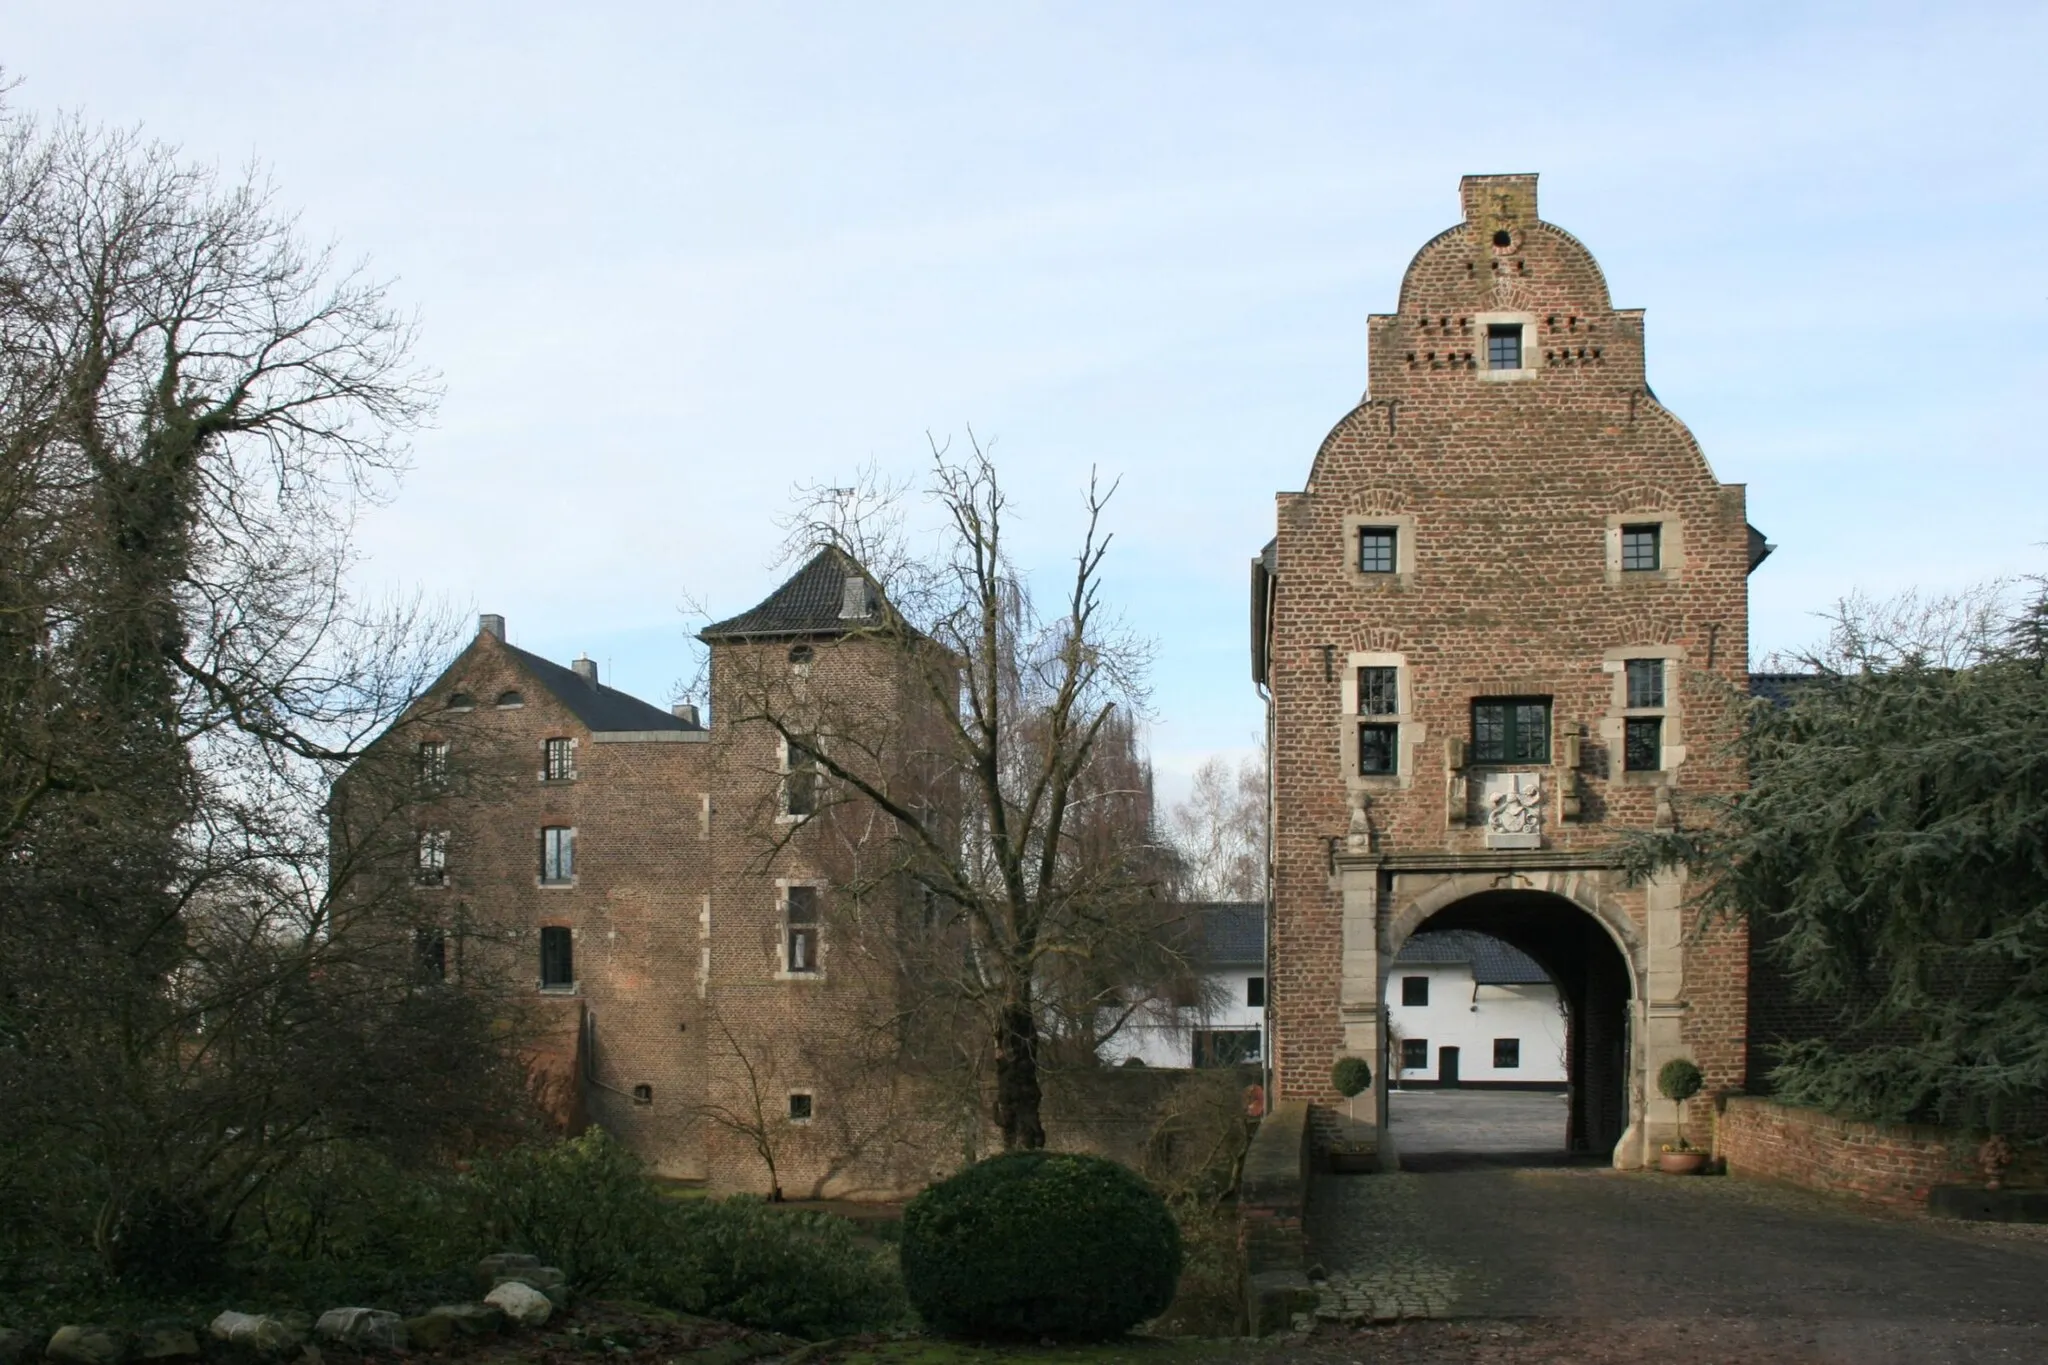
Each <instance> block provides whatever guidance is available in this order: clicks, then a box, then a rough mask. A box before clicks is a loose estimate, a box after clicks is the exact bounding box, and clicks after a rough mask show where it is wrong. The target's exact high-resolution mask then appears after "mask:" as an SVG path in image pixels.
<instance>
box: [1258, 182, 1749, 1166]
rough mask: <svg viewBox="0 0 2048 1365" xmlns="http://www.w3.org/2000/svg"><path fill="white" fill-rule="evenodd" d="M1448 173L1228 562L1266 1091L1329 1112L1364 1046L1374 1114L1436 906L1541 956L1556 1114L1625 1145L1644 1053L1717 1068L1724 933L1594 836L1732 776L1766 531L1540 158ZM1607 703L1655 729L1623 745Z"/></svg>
mask: <svg viewBox="0 0 2048 1365" xmlns="http://www.w3.org/2000/svg"><path fill="white" fill-rule="evenodd" d="M1462 202H1463V208H1464V216H1463V221H1461V222H1459V223H1458V224H1457V225H1456V226H1454V227H1452V228H1450V229H1448V230H1446V231H1445V232H1443V233H1441V234H1439V235H1438V236H1437V237H1436V238H1434V239H1433V240H1432V241H1430V242H1429V243H1428V244H1426V245H1425V246H1424V247H1423V248H1422V250H1421V251H1420V252H1418V253H1417V255H1416V256H1415V258H1414V260H1413V261H1412V262H1411V263H1410V265H1409V267H1408V271H1407V274H1406V276H1405V278H1404V279H1403V281H1402V285H1401V293H1400V300H1399V308H1398V311H1397V312H1394V313H1390V314H1382V315H1376V316H1374V317H1372V318H1371V319H1370V321H1369V324H1368V335H1369V362H1368V376H1369V388H1368V391H1367V394H1366V396H1365V398H1364V399H1363V400H1362V401H1361V402H1360V403H1359V404H1358V406H1357V407H1355V408H1354V409H1353V410H1352V411H1351V412H1350V413H1348V414H1347V415H1346V416H1345V417H1344V418H1343V420H1341V421H1340V422H1338V424H1337V425H1336V427H1335V428H1334V429H1333V430H1332V431H1331V432H1330V434H1329V436H1328V437H1327V438H1325V440H1324V442H1323V444H1322V447H1321V449H1320V450H1318V451H1317V452H1316V455H1315V459H1314V462H1313V465H1312V467H1311V469H1310V471H1309V478H1308V481H1307V482H1306V484H1305V485H1304V486H1303V488H1302V489H1301V491H1299V492H1293V493H1282V494H1280V495H1279V498H1278V507H1277V517H1276V522H1277V525H1276V535H1275V538H1274V540H1273V543H1272V544H1271V545H1270V546H1268V547H1267V549H1266V551H1265V553H1264V554H1263V555H1262V556H1261V557H1260V559H1259V560H1258V561H1256V562H1255V563H1254V566H1253V632H1254V676H1255V678H1256V680H1257V681H1258V682H1260V683H1262V684H1264V685H1265V686H1266V687H1267V688H1268V689H1269V695H1270V707H1269V727H1270V741H1271V748H1272V756H1273V818H1274V831H1273V832H1274V841H1273V858H1274V867H1273V925H1272V933H1271V942H1272V945H1273V949H1272V951H1273V963H1272V969H1271V970H1272V989H1271V994H1270V997H1269V1009H1270V1011H1271V1019H1272V1028H1271V1032H1270V1035H1269V1036H1271V1037H1272V1038H1273V1040H1274V1048H1273V1057H1272V1066H1273V1070H1274V1083H1275V1086H1276V1098H1295V1099H1304V1100H1309V1101H1312V1102H1314V1103H1315V1104H1316V1105H1317V1106H1318V1109H1317V1112H1316V1117H1317V1121H1318V1126H1319V1128H1320V1129H1321V1131H1323V1132H1324V1133H1325V1134H1328V1133H1330V1132H1332V1131H1333V1130H1334V1129H1335V1128H1336V1127H1338V1126H1339V1119H1338V1115H1337V1111H1336V1110H1335V1108H1334V1107H1333V1102H1334V1101H1335V1100H1336V1098H1337V1097H1336V1095H1335V1094H1334V1092H1333V1091H1332V1089H1331V1087H1330V1079H1329V1077H1330V1068H1331V1065H1332V1063H1333V1062H1334V1061H1335V1060H1336V1059H1337V1058H1338V1057H1340V1056H1343V1055H1346V1054H1355V1055H1360V1056H1364V1057H1367V1058H1369V1059H1371V1060H1372V1062H1373V1070H1374V1078H1375V1079H1374V1092H1373V1096H1372V1102H1371V1104H1369V1105H1368V1104H1367V1103H1366V1102H1365V1100H1364V1099H1361V1101H1360V1102H1359V1104H1358V1105H1357V1106H1355V1108H1356V1109H1357V1110H1358V1111H1359V1112H1361V1113H1369V1114H1371V1115H1374V1116H1377V1118H1378V1120H1379V1121H1380V1122H1381V1123H1383V1121H1384V1113H1385V1108H1384V1105H1385V1098H1384V1097H1385V1089H1384V1086H1385V1075H1386V1071H1387V1067H1388V1064H1389V1061H1388V1058H1387V1056H1386V1037H1385V1028H1384V1011H1383V1009H1382V1001H1383V1000H1384V994H1383V991H1384V988H1385V984H1386V980H1387V972H1388V968H1389V965H1390V964H1391V961H1392V958H1393V955H1394V953H1396V952H1398V951H1399V949H1400V946H1401V944H1402V943H1403V942H1405V940H1406V939H1407V937H1408V936H1409V935H1410V934H1412V933H1413V932H1414V931H1415V930H1417V929H1418V928H1420V927H1422V925H1423V924H1424V923H1425V922H1430V923H1432V924H1433V925H1435V926H1438V927H1450V926H1452V925H1464V926H1466V927H1472V928H1478V929H1482V930H1484V931H1486V932H1491V933H1495V934H1497V935H1498V936H1500V937H1502V938H1505V939H1508V940H1509V941H1511V942H1514V943H1515V944H1516V945H1517V946H1519V947H1522V948H1523V949H1524V950H1525V951H1528V952H1529V953H1531V955H1532V956H1534V957H1536V958H1537V959H1538V961H1540V962H1542V963H1543V964H1544V966H1545V967H1546V968H1547V969H1548V970H1550V972H1551V974H1552V975H1553V977H1555V978H1556V979H1557V980H1558V982H1559V984H1560V987H1561V988H1562V990H1563V993H1564V994H1565V996H1566V999H1567V1001H1568V1002H1569V1005H1570V1013H1571V1019H1570V1025H1569V1035H1570V1036H1569V1043H1568V1047H1569V1050H1570V1058H1569V1061H1570V1069H1571V1073H1572V1079H1573V1088H1574V1101H1573V1120H1572V1133H1573V1140H1574V1143H1575V1144H1576V1145H1578V1146H1580V1147H1582V1148H1584V1149H1587V1150H1599V1151H1603V1152H1605V1151H1608V1150H1610V1149H1611V1150H1612V1152H1613V1155H1614V1159H1615V1160H1616V1162H1617V1163H1621V1164H1635V1163H1638V1162H1640V1161H1641V1160H1642V1159H1643V1154H1644V1152H1645V1150H1646V1144H1648V1143H1650V1142H1651V1141H1653V1140H1655V1139H1657V1138H1661V1137H1662V1136H1663V1130H1664V1129H1665V1128H1667V1127H1668V1126H1669V1124H1668V1120H1665V1119H1662V1118H1661V1117H1660V1116H1658V1115H1656V1114H1653V1113H1648V1112H1646V1109H1645V1105H1644V1098H1645V1095H1644V1090H1645V1083H1646V1077H1648V1076H1650V1075H1653V1074H1654V1073H1655V1071H1656V1069H1657V1067H1658V1066H1659V1065H1661V1063H1662V1062H1663V1061H1664V1060H1666V1059H1668V1058H1670V1057H1673V1056H1679V1055H1687V1056H1691V1057H1693V1058H1694V1059H1696V1060H1697V1061H1698V1062H1699V1064H1700V1065H1701V1067H1702V1068H1703V1069H1704V1071H1705V1072H1706V1074H1707V1085H1708V1088H1709V1089H1710V1090H1711V1089H1714V1088H1718V1087H1736V1086H1739V1085H1740V1084H1741V1083H1742V1081H1743V1078H1744V1060H1745V1059H1744V1026H1745V1025H1744V1021H1745V1010H1746V950H1745V944H1744V940H1743V937H1742V935H1741V933H1740V931H1738V930H1733V929H1728V928H1714V929H1707V930H1703V929H1702V928H1701V927H1700V926H1699V925H1697V924H1695V923H1694V922H1693V920H1692V917H1691V912H1690V911H1689V910H1687V909H1686V908H1685V906H1684V899H1685V898H1684V895H1683V887H1682V885H1681V884H1679V882H1678V881H1677V880H1676V879H1674V878H1665V879H1662V880H1657V881H1652V882H1650V883H1648V884H1647V885H1639V886H1629V885H1627V884H1625V883H1624V882H1623V880H1622V879H1621V878H1620V877H1619V875H1618V874H1617V873H1616V872H1615V870H1614V856H1613V845H1614V842H1615V839H1616V836H1617V834H1618V833H1619V832H1621V831H1623V830H1626V829H1630V828H1637V829H1647V828H1650V827H1652V826H1654V825H1657V824H1660V823H1663V822H1667V821H1668V820H1669V819H1670V818H1671V813H1672V809H1673V802H1674V801H1675V800H1678V799H1681V797H1682V795H1696V794H1707V793H1716V792H1727V791H1731V790H1734V789H1736V788H1737V787H1738V785H1739V784H1740V782H1741V780H1742V778H1741V774H1740V771H1739V769H1738V768H1737V767H1736V766H1734V765H1733V763H1732V762H1731V760H1730V757H1729V756H1728V755H1727V754H1726V753H1725V752H1724V750H1723V746H1722V743H1721V741H1722V739H1723V738H1724V737H1725V735H1726V726H1727V725H1728V724H1729V723H1730V718H1731V712H1730V710H1729V708H1728V705H1727V698H1728V697H1732V696H1735V695H1739V694H1740V693H1741V692H1742V690H1743V688H1744V684H1745V681H1746V671H1745V670H1746V667H1747V651H1748V611H1747V585H1746V579H1747V575H1748V573H1749V571H1750V570H1751V569H1752V568H1753V567H1754V564H1755V562H1756V559H1758V558H1760V553H1759V549H1758V547H1759V546H1760V543H1761V538H1760V537H1759V536H1757V534H1756V533H1755V532H1754V531H1753V530H1751V529H1750V528H1749V527H1748V525H1747V523H1746V520H1745V517H1744V509H1743V490H1742V488H1741V487H1740V486H1739V485H1728V484H1722V483H1719V482H1718V481H1717V480H1716V479H1715V478H1714V475H1713V472H1712V470H1711V469H1710V468H1709V467H1708V465H1707V462H1706V460H1705V458H1704V457H1703V455H1702V454H1701V452H1700V449H1699V447H1698V445H1697V443H1696V442H1695V441H1694V439H1693V437H1692V434H1691V433H1690V432H1689V431H1687V429H1686V428H1685V426H1684V425H1683V424H1682V423H1681V422H1680V421H1679V420H1678V418H1677V417H1676V416H1674V415H1673V414H1672V413H1670V412H1669V411H1667V410H1666V409H1665V408H1664V407H1663V406H1662V405H1661V404H1660V403H1659V402H1658V401H1657V399H1656V397H1655V395H1654V394H1653V393H1652V392H1651V390H1650V388H1649V386H1648V384H1647V382H1646V380H1645V372H1644V327H1643V315H1642V312H1641V311H1640V310H1636V309H1617V308H1615V307H1613V306H1612V304H1611V302H1610V301H1609V298H1608V293H1607V285H1606V281H1605V279H1604V278H1603V277H1602V275H1601V272H1600V268H1599V266H1598V265H1597V264H1596V263H1595V262H1594V260H1593V258H1592V256H1591V254H1590V253H1589V252H1587V250H1586V249H1585V248H1584V247H1583V246H1581V245H1580V244H1579V242H1578V241H1576V240H1575V239H1574V238H1572V237H1571V236H1570V235H1569V234H1567V233H1565V232H1564V231H1562V230H1560V229H1558V228H1556V227H1553V226H1552V225H1550V224H1548V223H1545V222H1543V221H1542V220H1541V219H1540V218H1539V217H1538V216H1537V207H1536V178H1535V177H1534V176H1529V175H1503V176H1472V177H1467V178H1466V179H1465V181H1464V182H1463V184H1462ZM1367 542H1369V543H1367ZM1367 670H1376V671H1374V672H1368V671H1367ZM1386 670H1391V672H1387V671H1386ZM1644 670H1647V671H1644ZM1389 678H1391V679H1392V680H1393V682H1392V683H1391V684H1387V683H1386V682H1384V680H1386V679H1389ZM1632 679H1634V680H1635V681H1636V682H1637V683H1639V684H1641V685H1642V687H1643V689H1644V690H1643V691H1642V692H1641V694H1640V695H1639V694H1638V693H1637V692H1633V691H1631V680H1632ZM1651 683H1654V684H1655V685H1656V686H1657V687H1658V689H1659V690H1660V691H1661V695H1660V696H1656V697H1655V698H1654V701H1655V704H1654V705H1651V704H1649V703H1650V701H1651V700H1652V698H1651V697H1650V695H1649V692H1648V690H1647V689H1648V687H1649V686H1650V684H1651ZM1368 694H1370V695H1368ZM1500 699H1517V701H1518V702H1519V703H1520V705H1519V708H1518V709H1513V710H1512V717H1511V720H1509V721H1503V720H1502V719H1501V717H1502V716H1504V715H1508V714H1509V712H1507V711H1504V710H1503V709H1502V707H1503V706H1507V705H1509V703H1506V702H1505V701H1502V700H1500ZM1509 723H1512V724H1514V725H1515V726H1516V727H1517V732H1516V733H1517V736H1518V737H1512V738H1504V737H1503V736H1504V733H1505V732H1504V731H1502V730H1501V729H1500V727H1501V726H1502V725H1504V724H1509ZM1632 724H1633V725H1634V726H1635V727H1636V732H1637V733H1638V734H1639V735H1640V734H1641V733H1642V729H1641V727H1642V726H1643V725H1644V724H1650V725H1652V726H1653V728H1654V731H1655V734H1656V742H1655V747H1654V750H1653V751H1652V752H1650V754H1649V756H1648V757H1647V758H1645V759H1643V760H1642V761H1639V762H1637V763H1634V764H1630V763H1629V762H1627V761H1625V755H1626V737H1627V735H1628V734H1629V733H1630V731H1631V726H1632ZM1489 727H1490V728H1489ZM1538 729H1540V730H1541V731H1542V733H1541V734H1540V735H1538V734H1533V733H1531V732H1532V731H1535V730H1538ZM1517 746H1518V747H1517ZM1664 1109H1665V1112H1667V1113H1668V1106H1664ZM1698 1117H1699V1118H1700V1119H1701V1120H1704V1119H1705V1117H1706V1112H1705V1108H1704V1105H1702V1106H1701V1110H1700V1113H1699V1115H1698ZM1366 1126H1368V1127H1370V1126H1372V1124H1371V1122H1370V1121H1368V1123H1367V1125H1366ZM1653 1130H1654V1131H1653ZM1381 1131H1384V1130H1383V1129H1381ZM1649 1150H1654V1148H1649Z"/></svg>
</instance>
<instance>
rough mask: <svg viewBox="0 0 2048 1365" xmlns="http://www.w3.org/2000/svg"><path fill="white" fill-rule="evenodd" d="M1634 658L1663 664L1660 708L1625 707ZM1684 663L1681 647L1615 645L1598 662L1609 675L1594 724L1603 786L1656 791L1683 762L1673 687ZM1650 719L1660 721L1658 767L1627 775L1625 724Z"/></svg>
mask: <svg viewBox="0 0 2048 1365" xmlns="http://www.w3.org/2000/svg"><path fill="white" fill-rule="evenodd" d="M1634 659H1662V660H1663V661H1664V704H1663V705H1662V706H1634V707H1632V706H1630V705H1629V704H1628V665H1629V662H1630V660H1634ZM1684 662H1685V647H1684V646H1682V645H1617V646H1615V647H1614V648H1613V649H1610V650H1608V651H1607V652H1606V653H1605V654H1604V655H1603V656H1602V657H1601V661H1600V667H1601V669H1602V670H1603V671H1605V672H1607V673H1609V674H1611V675H1612V681H1611V682H1610V683H1609V685H1608V695H1607V711H1606V713H1605V714H1604V715H1602V716H1601V718H1600V721H1599V730H1600V739H1601V742H1602V743H1604V744H1605V745H1606V746H1607V780H1608V781H1609V782H1614V783H1618V784H1620V785H1622V786H1633V787H1662V786H1668V785H1670V784H1671V783H1672V782H1673V781H1674V780H1675V779H1676V777H1677V775H1678V770H1679V768H1681V767H1682V766H1684V764H1685V758H1686V744H1685V729H1684V716H1683V707H1682V706H1681V705H1680V699H1679V688H1678V683H1679V668H1680V667H1681V666H1682V665H1683V664H1684ZM1653 716H1654V717H1656V718H1657V719H1659V720H1662V721H1663V722H1664V727H1663V735H1662V737H1661V741H1660V743H1659V744H1658V759H1659V761H1660V762H1661V763H1662V765H1663V766H1661V767H1658V768H1643V769H1637V770H1633V771H1632V770H1630V769H1629V768H1628V767H1627V762H1628V758H1627V753H1626V751H1625V745H1626V744H1627V740H1628V722H1629V721H1630V720H1632V719H1636V720H1640V719H1645V718H1648V717H1653Z"/></svg>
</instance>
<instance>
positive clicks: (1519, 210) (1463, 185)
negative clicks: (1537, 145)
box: [1458, 173, 1536, 232]
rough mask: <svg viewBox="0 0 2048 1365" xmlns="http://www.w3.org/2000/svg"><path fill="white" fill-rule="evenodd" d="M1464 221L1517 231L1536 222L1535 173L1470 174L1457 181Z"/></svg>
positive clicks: (1499, 229) (1486, 227) (1486, 228)
mask: <svg viewBox="0 0 2048 1365" xmlns="http://www.w3.org/2000/svg"><path fill="white" fill-rule="evenodd" d="M1458 202H1459V203H1460V204H1461V205H1463V207H1464V210H1465V221H1466V222H1468V223H1471V224H1474V225H1475V226H1477V227H1481V228H1484V229H1485V230H1486V231H1488V232H1496V231H1501V230H1503V229H1504V230H1506V231H1509V232H1512V231H1514V230H1515V229H1516V228H1518V227H1527V226H1528V225H1529V224H1531V223H1533V222H1535V221H1536V177H1535V175H1534V174H1533V173H1532V174H1528V175H1468V176H1466V177H1464V178H1463V179H1462V180H1460V181H1459V182H1458Z"/></svg>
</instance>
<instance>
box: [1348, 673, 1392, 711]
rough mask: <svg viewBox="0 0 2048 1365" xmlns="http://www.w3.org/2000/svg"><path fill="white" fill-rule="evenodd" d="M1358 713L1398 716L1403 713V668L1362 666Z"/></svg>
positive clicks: (1359, 677) (1359, 675) (1359, 674)
mask: <svg viewBox="0 0 2048 1365" xmlns="http://www.w3.org/2000/svg"><path fill="white" fill-rule="evenodd" d="M1358 714H1359V715H1361V716H1398V715H1400V714H1401V670H1400V669H1398V668H1380V667H1373V668H1361V669H1359V670H1358Z"/></svg>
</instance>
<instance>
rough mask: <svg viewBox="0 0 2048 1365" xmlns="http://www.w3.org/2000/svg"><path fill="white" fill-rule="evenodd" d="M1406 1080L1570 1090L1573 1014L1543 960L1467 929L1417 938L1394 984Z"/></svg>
mask: <svg viewBox="0 0 2048 1365" xmlns="http://www.w3.org/2000/svg"><path fill="white" fill-rule="evenodd" d="M1387 1028H1388V1046H1387V1052H1388V1055H1389V1056H1390V1057H1392V1058H1395V1059H1396V1060H1397V1061H1398V1062H1399V1064H1400V1065H1399V1070H1398V1071H1396V1072H1395V1074H1394V1075H1393V1076H1392V1077H1390V1079H1391V1080H1393V1081H1394V1082H1395V1083H1396V1084H1398V1085H1401V1086H1458V1085H1465V1086H1477V1087H1487V1088H1493V1089H1529V1090H1562V1089H1564V1088H1565V1074H1566V1073H1565V1017H1564V1011H1563V1009H1562V1008H1561V1007H1560V1005H1559V1003H1558V993H1557V987H1556V986H1555V985H1553V984H1552V983H1551V980H1550V977H1549V976H1548V975H1546V974H1545V972H1544V970H1543V968H1541V967H1539V966H1538V965H1536V961H1535V959H1533V958H1531V957H1530V956H1529V955H1528V954H1527V953H1524V952H1522V951H1521V950H1520V949H1517V948H1513V947H1510V946H1509V945H1507V944H1505V943H1503V942H1501V941H1500V940H1499V939H1497V938H1491V937H1488V936H1487V935H1485V934H1476V933H1473V932H1471V931H1470V930H1467V929H1450V930H1442V931H1439V932H1435V933H1421V934H1416V935H1415V936H1414V937H1413V938H1410V939H1409V940H1408V942H1407V944H1406V945H1405V946H1404V947H1403V948H1402V949H1401V953H1400V956H1398V957H1396V958H1395V959H1394V970H1393V973H1392V977H1391V979H1390V980H1389V981H1388V982H1387Z"/></svg>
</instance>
